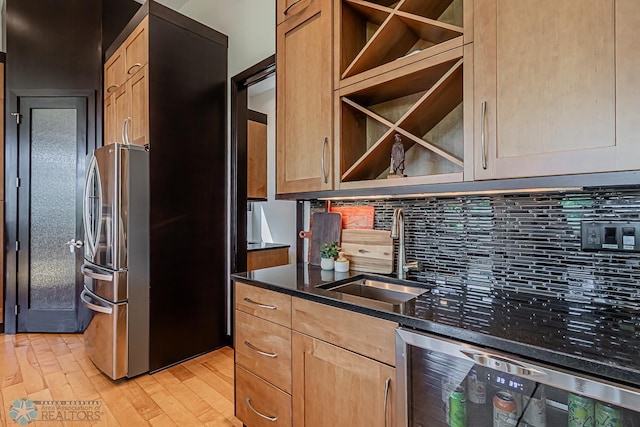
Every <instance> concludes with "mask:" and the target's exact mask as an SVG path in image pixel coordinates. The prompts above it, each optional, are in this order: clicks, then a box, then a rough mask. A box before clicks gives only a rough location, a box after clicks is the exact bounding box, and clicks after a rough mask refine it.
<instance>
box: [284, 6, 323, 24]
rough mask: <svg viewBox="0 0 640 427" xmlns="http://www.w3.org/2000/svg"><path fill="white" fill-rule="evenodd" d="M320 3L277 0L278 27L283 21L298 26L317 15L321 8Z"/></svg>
mask: <svg viewBox="0 0 640 427" xmlns="http://www.w3.org/2000/svg"><path fill="white" fill-rule="evenodd" d="M320 3H321V2H320V1H318V0H277V1H276V15H277V22H278V25H280V24H282V23H283V22H284V21H289V22H291V23H292V24H293V25H294V26H295V25H298V24H299V23H301V22H303V21H305V20H306V19H308V18H309V17H310V16H313V15H315V14H316V13H318V10H319V8H320V6H321V5H320Z"/></svg>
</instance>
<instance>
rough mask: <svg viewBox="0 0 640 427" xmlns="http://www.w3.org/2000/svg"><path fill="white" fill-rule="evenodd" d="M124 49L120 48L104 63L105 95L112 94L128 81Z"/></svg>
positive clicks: (106, 96)
mask: <svg viewBox="0 0 640 427" xmlns="http://www.w3.org/2000/svg"><path fill="white" fill-rule="evenodd" d="M124 66H125V63H124V51H123V50H122V49H118V50H117V51H116V52H115V53H114V54H113V55H111V57H110V58H109V59H108V60H107V62H106V63H105V64H104V97H105V99H106V98H108V97H109V96H111V95H112V94H113V93H114V92H115V91H116V89H118V88H120V87H122V86H123V85H124V83H125V81H126V76H125V72H124Z"/></svg>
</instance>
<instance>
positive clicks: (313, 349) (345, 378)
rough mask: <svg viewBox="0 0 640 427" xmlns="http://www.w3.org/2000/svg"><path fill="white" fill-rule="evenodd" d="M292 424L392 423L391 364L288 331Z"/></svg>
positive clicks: (372, 426)
mask: <svg viewBox="0 0 640 427" xmlns="http://www.w3.org/2000/svg"><path fill="white" fill-rule="evenodd" d="M292 368H293V423H294V425H295V426H296V427H325V426H349V427H387V426H392V425H394V423H393V419H394V416H393V410H394V409H393V403H394V401H395V399H394V398H393V396H394V393H395V390H394V387H395V369H394V368H393V367H391V366H388V365H385V364H383V363H380V362H376V361H375V360H372V359H368V358H366V357H363V356H360V355H358V354H356V353H352V352H350V351H347V350H344V349H342V348H340V347H336V346H334V345H331V344H328V343H325V342H323V341H320V340H317V339H314V338H311V337H308V336H306V335H302V334H299V333H297V332H293V333H292Z"/></svg>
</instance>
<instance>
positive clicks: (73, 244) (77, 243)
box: [65, 239, 84, 253]
mask: <svg viewBox="0 0 640 427" xmlns="http://www.w3.org/2000/svg"><path fill="white" fill-rule="evenodd" d="M65 245H67V246H69V252H71V253H73V252H74V251H75V250H76V249H79V248H81V247H83V246H84V242H83V241H82V240H76V239H71V240H69V241H68V242H67V243H65Z"/></svg>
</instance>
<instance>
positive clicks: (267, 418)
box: [244, 397, 278, 423]
mask: <svg viewBox="0 0 640 427" xmlns="http://www.w3.org/2000/svg"><path fill="white" fill-rule="evenodd" d="M244 403H246V404H247V406H248V407H249V409H251V410H252V411H253V412H255V414H256V415H258V416H259V417H262V418H264V419H265V420H269V421H271V422H272V423H273V422H276V421H278V417H270V416H269V415H265V414H262V413H260V412H259V411H256V409H255V408H254V407H253V405H251V399H249V398H248V397H245V398H244Z"/></svg>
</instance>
